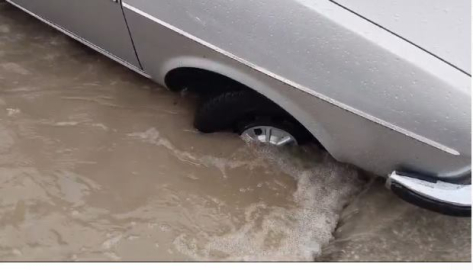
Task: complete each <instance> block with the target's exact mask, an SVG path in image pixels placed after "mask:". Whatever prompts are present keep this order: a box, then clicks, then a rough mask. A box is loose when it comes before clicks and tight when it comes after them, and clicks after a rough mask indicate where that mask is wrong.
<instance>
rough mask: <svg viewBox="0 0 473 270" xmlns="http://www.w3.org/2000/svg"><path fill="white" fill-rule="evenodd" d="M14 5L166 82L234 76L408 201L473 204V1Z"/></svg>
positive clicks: (452, 206)
mask: <svg viewBox="0 0 473 270" xmlns="http://www.w3.org/2000/svg"><path fill="white" fill-rule="evenodd" d="M8 2H10V3H12V4H14V5H16V6H18V7H19V8H21V9H23V10H25V11H27V12H29V13H31V14H33V15H34V16H36V17H38V18H39V19H41V20H43V21H45V22H47V23H48V24H50V25H52V26H54V27H56V28H57V29H59V30H61V31H63V32H64V33H66V34H68V35H70V36H72V37H73V38H76V39H78V40H79V41H81V42H83V43H85V44H86V45H89V46H90V47H92V48H94V49H96V50H98V51H100V52H102V53H104V54H105V55H107V56H109V57H110V58H112V59H114V60H116V61H118V62H120V63H122V64H124V65H125V66H127V67H129V68H131V69H133V70H134V71H136V72H138V73H140V74H142V75H144V76H147V77H150V78H152V79H153V80H155V81H156V82H158V83H160V84H163V85H167V86H168V87H169V88H176V87H177V88H178V87H179V86H181V85H180V82H182V81H185V79H186V78H187V77H186V76H188V74H189V71H190V70H199V71H206V72H211V73H215V74H219V75H222V76H225V77H227V78H230V79H231V80H234V81H237V82H239V83H241V84H243V85H245V86H247V87H249V88H251V89H253V90H254V91H256V92H258V93H260V94H262V95H263V96H265V97H266V98H268V99H269V100H271V101H273V102H274V103H276V104H277V105H279V106H280V107H281V108H282V109H284V110H285V111H286V112H288V113H289V114H290V115H291V116H293V117H294V118H295V119H297V121H299V122H300V124H302V125H303V126H304V127H305V128H306V129H307V130H308V131H309V132H310V133H311V134H312V135H313V136H314V137H315V138H316V139H317V140H318V141H319V142H320V143H321V144H322V145H323V146H324V148H325V149H327V151H328V152H329V153H330V154H331V155H332V156H333V157H335V158H336V159H337V160H339V161H342V162H347V163H351V164H354V165H356V166H358V167H361V168H363V169H365V170H368V171H370V172H373V173H375V174H378V175H384V176H388V181H387V183H388V186H389V187H391V188H392V189H393V191H394V192H395V193H396V194H398V195H399V196H401V197H402V198H404V199H406V200H408V201H410V202H413V203H416V204H419V205H421V206H423V207H427V208H430V209H432V210H436V211H440V212H443V213H450V214H455V215H468V214H469V213H470V209H471V188H470V185H468V184H467V185H465V184H464V183H465V179H468V178H469V177H470V168H471V131H470V130H471V114H470V112H471V90H470V87H471V68H470V58H471V56H470V50H469V47H470V43H469V42H470V41H469V40H470V39H469V37H470V32H471V29H470V28H469V27H470V25H469V20H470V19H471V18H470V17H471V15H470V14H469V6H470V2H469V1H466V0H464V1H455V3H452V2H451V1H447V0H436V1H427V0H418V1H416V2H415V4H412V3H410V2H411V1H407V0H406V1H383V3H382V4H381V3H379V2H380V1H369V0H358V1H344V0H340V1H329V0H293V1H284V0H264V1H257V2H255V1H251V2H250V1H214V0H202V1H192V0H172V1H171V0H159V1H151V0H124V1H118V0H114V1H111V0H82V1H61V0H43V1H33V0H9V1H8ZM374 3H377V4H374ZM406 5H409V6H410V8H409V9H407V10H408V11H406V9H405V8H403V7H405V6H406ZM465 33H466V34H465ZM182 74H186V76H184V75H182ZM176 77H177V78H179V80H177V81H176V80H175V79H173V78H176Z"/></svg>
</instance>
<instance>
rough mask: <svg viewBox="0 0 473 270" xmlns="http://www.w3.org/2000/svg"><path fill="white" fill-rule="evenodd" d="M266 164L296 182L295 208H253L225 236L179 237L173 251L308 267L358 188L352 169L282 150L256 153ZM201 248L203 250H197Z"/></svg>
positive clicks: (204, 257) (202, 257)
mask: <svg viewBox="0 0 473 270" xmlns="http://www.w3.org/2000/svg"><path fill="white" fill-rule="evenodd" d="M256 149H257V152H258V153H259V154H261V155H262V156H263V157H264V158H266V160H268V161H269V162H271V163H272V164H273V165H274V168H280V169H281V170H283V171H284V172H285V173H286V174H289V175H291V176H292V177H293V178H294V179H295V180H296V181H297V190H296V192H295V193H294V194H293V199H294V202H295V203H296V205H297V207H295V208H292V209H291V208H282V207H277V206H268V205H266V204H265V203H257V204H253V205H251V206H249V207H247V208H246V209H245V222H244V225H243V226H241V227H239V228H233V229H232V230H231V231H230V232H228V233H226V234H224V235H209V234H206V235H205V236H204V237H202V239H197V238H195V237H189V236H188V235H186V234H181V235H179V236H178V237H177V238H176V239H175V241H174V245H175V247H176V249H177V250H179V251H180V252H181V253H183V254H185V255H187V256H189V257H191V258H193V259H195V260H230V261H235V260H236V261H240V260H246V261H300V260H306V261H311V260H313V259H314V258H315V257H316V256H317V255H320V253H321V248H322V246H324V245H326V244H327V243H328V242H329V241H330V240H331V238H332V232H333V230H334V229H335V227H336V225H337V221H338V219H339V213H340V212H341V210H342V208H343V206H344V205H345V204H346V203H347V201H348V200H349V199H350V198H351V197H352V196H353V195H354V194H356V193H357V192H358V191H359V190H360V188H361V186H362V185H361V183H360V182H359V181H357V172H356V170H355V169H353V168H350V167H348V166H345V165H341V164H339V163H337V162H335V161H334V160H332V159H331V158H330V157H328V156H327V155H326V156H324V157H323V158H322V161H321V162H319V163H313V164H312V165H311V166H310V167H308V165H310V163H307V162H304V160H303V159H299V158H297V157H295V156H294V155H293V153H289V152H285V151H284V150H279V149H274V148H265V147H262V148H260V147H258V148H256ZM202 242H204V244H201V243H202Z"/></svg>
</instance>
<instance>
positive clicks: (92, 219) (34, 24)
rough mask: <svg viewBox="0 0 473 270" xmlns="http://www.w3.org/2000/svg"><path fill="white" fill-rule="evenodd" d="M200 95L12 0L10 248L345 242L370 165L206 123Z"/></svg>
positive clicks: (2, 110)
mask: <svg viewBox="0 0 473 270" xmlns="http://www.w3.org/2000/svg"><path fill="white" fill-rule="evenodd" d="M195 103H196V100H195V98H194V97H192V96H190V95H188V94H185V93H181V94H177V93H171V92H169V91H167V90H165V89H163V88H162V87H160V86H159V85H157V84H155V83H153V82H151V81H149V80H147V79H145V78H142V77H140V76H139V75H137V74H135V73H133V72H131V71H129V70H127V69H126V68H124V67H121V66H120V65H119V64H116V63H114V62H112V61H110V60H108V59H107V58H105V57H103V56H101V55H99V54H97V53H95V52H93V51H92V50H90V49H87V48H85V47H84V46H82V45H80V44H78V43H77V42H75V41H73V40H71V39H69V38H68V37H66V36H64V35H62V34H60V33H58V32H57V31H55V30H53V29H51V28H49V27H47V26H45V25H44V24H42V23H40V22H39V21H36V20H35V19H33V18H31V17H30V16H28V15H26V14H23V13H21V12H20V11H18V10H17V9H14V8H13V7H11V6H9V5H7V4H0V260H2V261H5V260H8V261H11V260H161V261H162V260H172V261H176V260H179V261H182V260H264V261H267V260H308V261H310V260H314V259H317V258H325V257H321V256H322V255H323V251H324V250H327V247H332V250H329V251H330V252H328V253H330V254H332V255H333V254H334V251H333V247H335V244H329V242H330V243H332V241H333V240H334V239H333V237H334V236H333V232H334V230H335V229H336V228H337V224H338V225H340V224H339V221H340V215H342V213H343V212H342V210H343V209H344V207H345V206H347V205H348V204H349V203H350V202H352V201H353V200H354V198H355V197H356V196H358V195H359V194H360V192H361V191H362V190H363V189H364V188H365V187H366V186H367V181H366V180H364V179H361V178H362V177H361V176H360V174H359V172H358V171H357V170H356V169H354V168H352V167H350V166H347V165H343V164H340V163H338V162H336V161H334V160H333V159H331V158H330V157H329V156H328V155H327V154H326V153H324V152H323V151H321V150H320V149H318V148H317V147H315V146H307V147H304V148H293V149H274V148H265V147H261V146H257V145H249V144H247V143H245V142H243V141H242V140H240V139H239V138H238V137H237V136H236V135H233V134H212V135H203V134H199V133H198V132H196V131H195V130H194V129H193V127H192V117H193V112H194V107H195ZM387 196H391V195H390V194H389V195H387ZM395 202H396V203H398V204H399V203H400V202H399V201H395ZM401 205H403V207H404V204H403V203H401ZM408 207H410V206H408ZM409 209H412V208H409ZM442 218H443V217H442ZM448 220H450V219H448ZM460 222H463V221H460ZM468 222H469V221H468ZM455 223H457V222H456V221H455ZM461 224H466V223H465V222H463V223H461ZM468 224H470V223H468ZM468 224H466V225H462V226H463V227H465V226H468ZM470 226H471V224H470ZM465 228H467V227H465ZM462 237H463V236H462ZM466 237H470V238H469V239H470V240H471V235H467V236H466ZM334 243H336V244H338V242H334ZM336 248H337V250H342V248H341V247H336ZM470 248H471V247H470ZM344 254H348V253H344ZM462 258H463V257H462ZM329 259H333V260H336V259H337V258H336V257H330V258H329ZM355 259H356V258H355ZM388 260H389V258H388Z"/></svg>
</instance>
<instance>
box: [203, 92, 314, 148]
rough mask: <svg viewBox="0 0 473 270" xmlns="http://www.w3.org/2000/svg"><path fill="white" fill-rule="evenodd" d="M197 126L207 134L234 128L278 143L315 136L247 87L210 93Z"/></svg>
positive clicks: (250, 136) (300, 141)
mask: <svg viewBox="0 0 473 270" xmlns="http://www.w3.org/2000/svg"><path fill="white" fill-rule="evenodd" d="M194 126H195V128H197V129H198V130H199V131H201V132H204V133H213V132H218V131H225V130H231V131H233V132H235V133H238V134H240V135H241V136H242V137H243V138H244V139H246V140H252V141H257V142H259V143H265V144H271V145H277V146H283V145H297V144H303V143H306V142H308V141H309V140H310V138H311V136H310V134H309V133H308V132H307V131H306V130H305V129H304V127H302V126H301V125H300V124H299V123H298V122H297V121H296V120H295V119H294V118H293V117H291V116H290V115H289V114H288V113H286V112H285V111H284V110H282V109H281V108H280V107H279V106H277V105H276V104H274V103H273V102H272V101H270V100H268V99H266V98H265V97H263V96H261V95H260V94H258V93H256V92H253V91H250V90H247V89H234V90H231V91H226V92H223V93H215V94H213V95H211V96H208V97H207V98H206V99H204V100H203V102H202V103H201V104H200V106H199V107H198V109H197V112H196V115H195V119H194Z"/></svg>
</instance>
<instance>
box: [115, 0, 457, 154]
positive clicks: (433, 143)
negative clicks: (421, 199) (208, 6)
mask: <svg viewBox="0 0 473 270" xmlns="http://www.w3.org/2000/svg"><path fill="white" fill-rule="evenodd" d="M122 4H123V7H125V8H127V9H128V10H131V11H133V12H135V13H137V14H139V15H141V16H143V17H145V18H147V19H149V20H151V21H153V22H156V23H158V24H160V25H162V26H164V27H166V28H168V29H170V30H172V31H174V32H176V33H178V34H180V35H182V36H184V37H186V38H189V39H191V40H193V41H195V42H197V43H199V44H201V45H203V46H205V47H207V48H209V49H211V50H214V51H216V52H218V53H220V54H223V55H225V56H226V57H229V58H231V59H233V60H235V61H237V62H240V63H241V64H243V65H246V66H248V67H250V68H252V69H254V70H256V71H259V72H261V73H263V74H266V75H267V76H269V77H272V78H273V79H276V80H278V81H281V82H282V83H284V84H286V85H289V86H291V87H293V88H296V89H298V90H300V91H303V92H305V93H307V94H310V95H312V96H315V97H317V98H319V99H321V100H323V101H326V102H328V103H330V104H332V105H335V106H337V107H339V108H341V109H343V110H345V111H348V112H350V113H353V114H356V115H358V116H361V117H363V118H365V119H368V120H370V121H372V122H374V123H376V124H379V125H381V126H384V127H386V128H389V129H391V130H393V131H396V132H398V133H401V134H404V135H405V136H408V137H410V138H412V139H415V140H417V141H419V142H422V143H424V144H427V145H429V146H431V147H434V148H437V149H439V150H441V151H443V152H446V153H448V154H450V155H454V156H459V155H460V152H458V151H457V150H455V149H452V148H450V147H448V146H445V145H443V144H441V143H438V142H436V141H433V140H431V139H428V138H425V137H423V136H421V135H418V134H416V133H414V132H411V131H408V130H406V129H403V128H400V127H398V126H396V125H393V124H391V123H389V122H386V121H384V120H382V119H379V118H377V117H374V116H372V115H370V114H367V113H365V112H362V111H360V110H358V109H355V108H353V107H350V106H348V105H346V104H343V103H341V102H338V101H336V100H334V99H332V98H330V97H327V96H325V95H322V94H320V93H317V92H315V91H313V90H312V89H309V88H307V87H305V86H303V85H300V84H298V83H296V82H293V81H291V80H288V79H286V78H284V77H282V76H280V75H277V74H275V73H273V72H271V71H269V70H266V69H264V68H262V67H259V66H256V65H254V64H252V63H251V62H249V61H246V60H245V59H242V58H240V57H238V56H236V55H233V54H232V53H230V52H227V51H225V50H223V49H221V48H219V47H217V46H215V45H212V44H210V43H208V42H206V41H204V40H202V39H200V38H198V37H196V36H193V35H192V34H190V33H187V32H185V31H183V30H181V29H179V28H177V27H175V26H173V25H171V24H169V23H166V22H164V21H161V20H160V19H158V18H156V17H153V16H152V15H150V14H148V13H146V12H144V11H142V10H140V9H138V8H136V7H133V6H131V5H129V4H127V3H125V2H122Z"/></svg>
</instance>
